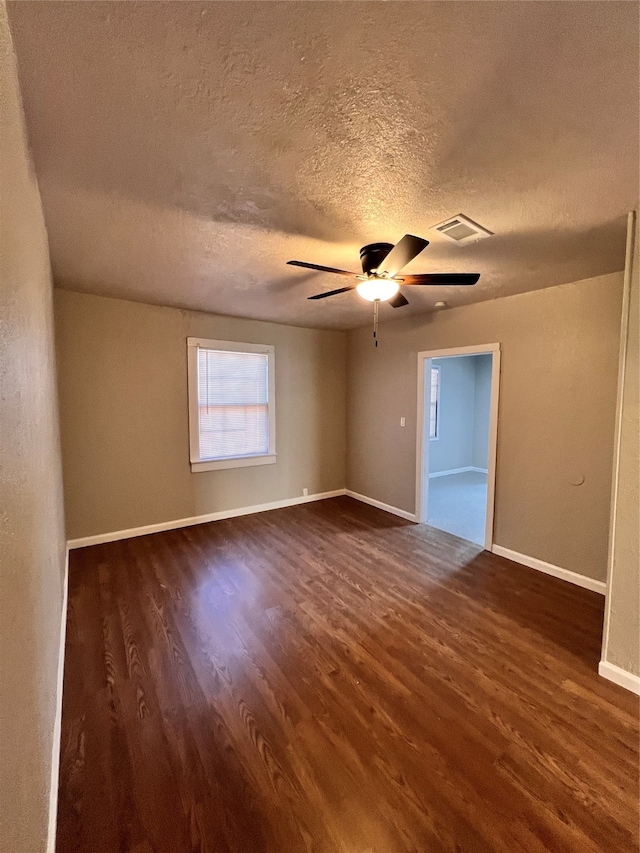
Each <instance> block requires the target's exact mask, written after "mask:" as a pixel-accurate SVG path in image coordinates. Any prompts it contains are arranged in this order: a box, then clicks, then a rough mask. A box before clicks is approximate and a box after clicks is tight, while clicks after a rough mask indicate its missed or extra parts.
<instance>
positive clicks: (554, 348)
mask: <svg viewBox="0 0 640 853" xmlns="http://www.w3.org/2000/svg"><path fill="white" fill-rule="evenodd" d="M621 295H622V274H621V273H615V274H612V275H607V276H602V277H599V278H595V279H589V280H587V281H582V282H576V283H574V284H567V285H562V286H560V287H554V288H549V289H546V290H541V291H537V292H532V293H525V294H521V295H518V296H512V297H507V298H505V299H499V300H495V301H492V302H483V303H480V304H477V305H470V306H465V307H461V308H456V309H451V310H447V311H443V312H441V313H438V314H431V315H429V316H427V317H415V318H408V319H406V320H402V319H400V320H395V321H392V320H390V317H389V314H390V311H385V309H383V311H384V313H383V317H382V322H381V327H380V336H379V337H380V345H379V347H378V349H377V350H376V349H374V348H373V346H372V345H371V333H370V329H369V328H368V327H366V328H362V329H358V330H355V331H353V332H350V333H349V335H348V378H347V399H348V406H347V423H348V431H347V446H348V456H347V487H348V488H349V489H352V490H353V491H355V492H359V493H360V494H363V495H367V496H369V497H372V498H375V499H377V500H380V501H383V502H384V503H387V504H391V505H392V506H396V507H399V508H400V509H404V510H407V511H409V512H413V511H414V504H415V469H416V459H415V454H416V450H415V448H416V406H417V390H416V382H417V358H416V354H417V352H418V351H421V350H430V349H437V348H443V347H458V346H467V345H472V344H485V343H493V342H499V343H500V344H501V346H502V366H501V388H500V410H499V436H498V468H497V483H496V511H495V537H494V540H495V542H496V543H497V544H499V545H502V546H503V547H506V548H511V549H513V550H514V551H518V552H520V553H522V554H526V555H528V556H531V557H537V558H538V559H541V560H545V561H546V562H549V563H553V564H554V565H557V566H561V567H563V568H566V569H570V570H571V571H574V572H579V573H580V574H585V575H588V576H589V577H592V578H596V579H599V580H604V578H605V574H606V563H607V533H608V524H609V497H610V488H611V467H612V452H613V451H612V447H613V429H614V412H615V399H616V377H617V359H618V340H619V327H620V307H621ZM402 416H404V417H406V419H407V426H406V427H405V428H402V427H401V426H400V418H401V417H402ZM582 476H584V483H583V484H582V485H573V481H574V480H578V479H579V478H580V477H582Z"/></svg>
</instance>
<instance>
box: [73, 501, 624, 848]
mask: <svg viewBox="0 0 640 853" xmlns="http://www.w3.org/2000/svg"><path fill="white" fill-rule="evenodd" d="M602 611H603V600H602V598H601V596H599V595H597V594H595V593H591V592H588V591H586V590H582V589H579V588H577V587H573V586H570V585H569V584H566V583H564V582H562V581H558V580H555V579H554V578H550V577H547V576H545V575H542V574H540V573H538V572H535V571H533V570H530V569H526V568H523V567H522V566H518V565H516V564H514V563H510V562H509V561H508V560H505V559H502V558H500V557H496V556H494V555H491V554H488V553H479V552H478V549H477V547H476V546H473V545H470V544H468V543H463V542H462V541H461V540H458V539H456V538H455V537H452V536H449V535H448V534H444V533H440V532H439V531H436V530H433V529H431V528H427V527H421V526H417V525H413V524H410V523H409V522H405V521H402V520H400V519H398V518H395V517H393V516H390V515H387V514H386V513H383V512H381V511H379V510H376V509H372V508H370V507H367V506H364V505H362V504H359V503H356V502H355V501H353V500H351V499H349V498H336V499H333V500H327V501H323V502H320V503H315V504H307V505H304V506H299V507H294V508H290V509H282V510H277V511H274V512H269V513H263V514H261V515H255V516H248V517H244V518H236V519H233V520H228V521H220V522H216V523H213V524H205V525H201V526H198V527H190V528H186V529H183V530H177V531H173V532H170V533H158V534H155V535H152V536H145V537H141V538H138V539H131V540H128V541H124V542H117V543H113V544H109V545H99V546H95V547H92V548H85V549H83V550H80V551H74V552H72V554H71V566H70V590H69V616H68V633H67V650H66V666H65V681H64V711H63V741H62V763H61V787H60V800H59V813H58V853H76V851H77V852H78V853H80V851H82V853H152V851H153V853H183V851H184V853H186V852H187V851H198V853H205V851H211V853H227V851H234V853H306V851H313V853H374V851H375V853H400V851H402V853H406V852H407V851H412V852H413V853H440V851H447V853H485V851H501V853H516V851H539V853H543V851H545V852H546V851H557V852H558V853H569V851H571V853H573V851H575V853H608V851H611V853H614V851H615V853H627V852H628V851H637V850H638V836H637V827H638V701H637V699H636V698H635V697H633V696H632V695H631V694H629V693H627V692H625V691H624V690H622V689H621V688H618V687H616V686H615V685H612V684H610V683H609V682H607V681H604V680H603V679H601V678H599V677H598V676H597V675H596V668H597V664H598V659H599V650H600V635H601V627H602Z"/></svg>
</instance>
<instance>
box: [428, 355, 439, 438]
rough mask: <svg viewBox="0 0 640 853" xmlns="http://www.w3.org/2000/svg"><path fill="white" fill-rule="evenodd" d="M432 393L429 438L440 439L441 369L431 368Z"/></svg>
mask: <svg viewBox="0 0 640 853" xmlns="http://www.w3.org/2000/svg"><path fill="white" fill-rule="evenodd" d="M430 388H431V392H430V394H429V438H430V439H431V441H434V440H435V439H437V438H439V437H440V368H439V367H432V368H431V386H430Z"/></svg>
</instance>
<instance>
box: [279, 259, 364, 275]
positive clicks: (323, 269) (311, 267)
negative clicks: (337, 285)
mask: <svg viewBox="0 0 640 853" xmlns="http://www.w3.org/2000/svg"><path fill="white" fill-rule="evenodd" d="M287 263H288V264H289V265H290V266H292V267H304V268H305V269H307V270H319V271H320V272H332V273H335V274H336V275H352V276H355V275H357V273H355V272H348V271H347V270H337V269H336V268H335V267H323V266H320V264H307V263H305V261H287Z"/></svg>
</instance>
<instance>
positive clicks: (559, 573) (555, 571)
mask: <svg viewBox="0 0 640 853" xmlns="http://www.w3.org/2000/svg"><path fill="white" fill-rule="evenodd" d="M491 550H492V552H493V553H494V554H498V556H499V557H506V558H507V560H513V562H514V563H521V565H523V566H528V567H529V568H530V569H536V570H537V571H539V572H544V573H545V575H552V576H553V577H554V578H560V579H561V580H563V581H568V582H569V583H573V584H576V586H581V587H584V589H590V590H591V591H592V592H599V593H600V595H605V593H606V590H607V585H606V583H605V582H604V581H597V580H594V579H593V578H589V577H587V576H586V575H580V574H578V573H577V572H571V571H569V569H562V568H560V566H554V565H553V564H552V563H545V562H544V560H538V559H537V557H529V556H527V555H526V554H520V553H519V552H518V551H512V550H511V549H510V548H503V547H502V545H493V546H492V548H491Z"/></svg>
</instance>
